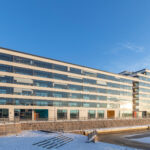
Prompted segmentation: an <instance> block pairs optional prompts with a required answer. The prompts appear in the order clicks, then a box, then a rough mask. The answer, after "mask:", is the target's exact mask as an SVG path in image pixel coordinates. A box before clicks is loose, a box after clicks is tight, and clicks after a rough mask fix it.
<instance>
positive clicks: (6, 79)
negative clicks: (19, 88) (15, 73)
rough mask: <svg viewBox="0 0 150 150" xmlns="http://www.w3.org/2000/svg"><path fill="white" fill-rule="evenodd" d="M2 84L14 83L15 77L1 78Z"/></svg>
mask: <svg viewBox="0 0 150 150" xmlns="http://www.w3.org/2000/svg"><path fill="white" fill-rule="evenodd" d="M0 82H2V83H13V77H8V76H1V77H0Z"/></svg>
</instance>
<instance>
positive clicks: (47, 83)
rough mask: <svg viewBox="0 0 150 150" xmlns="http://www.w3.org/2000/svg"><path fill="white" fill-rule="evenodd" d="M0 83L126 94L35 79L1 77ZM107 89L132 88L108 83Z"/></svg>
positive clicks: (118, 92)
mask: <svg viewBox="0 0 150 150" xmlns="http://www.w3.org/2000/svg"><path fill="white" fill-rule="evenodd" d="M0 82H2V83H14V84H22V85H30V86H38V87H49V88H58V89H70V90H77V91H88V92H97V93H108V92H109V93H114V94H126V93H125V92H124V91H123V92H122V91H117V90H107V89H105V88H96V87H89V86H80V85H73V84H63V83H55V82H50V81H42V80H34V79H25V78H15V77H10V76H1V77H0ZM107 87H114V88H119V90H120V88H122V89H128V88H129V87H130V86H127V85H119V84H115V83H109V82H108V83H107ZM128 90H129V89H128ZM130 90H131V89H130Z"/></svg>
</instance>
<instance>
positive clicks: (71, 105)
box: [68, 102, 82, 107]
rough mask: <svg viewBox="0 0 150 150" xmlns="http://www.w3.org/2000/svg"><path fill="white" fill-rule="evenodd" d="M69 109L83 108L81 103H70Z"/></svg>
mask: <svg viewBox="0 0 150 150" xmlns="http://www.w3.org/2000/svg"><path fill="white" fill-rule="evenodd" d="M68 106H69V107H81V106H82V103H81V102H68Z"/></svg>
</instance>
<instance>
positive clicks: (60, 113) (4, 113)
mask: <svg viewBox="0 0 150 150" xmlns="http://www.w3.org/2000/svg"><path fill="white" fill-rule="evenodd" d="M35 112H36V114H39V115H38V118H47V119H48V111H47V110H39V111H36V110H35ZM67 112H68V110H66V109H58V110H57V119H67V118H68V116H67V115H68V113H67ZM69 112H70V113H69V115H70V119H79V110H70V111H69ZM43 113H44V115H43ZM14 116H15V117H20V119H32V117H33V116H32V110H31V109H29V110H25V109H15V110H14ZM8 117H9V110H8V109H0V118H8ZM38 118H37V119H38ZM92 118H96V111H95V110H89V111H88V119H92ZM97 118H104V110H98V111H97ZM52 119H55V118H52Z"/></svg>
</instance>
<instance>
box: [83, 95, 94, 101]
mask: <svg viewBox="0 0 150 150" xmlns="http://www.w3.org/2000/svg"><path fill="white" fill-rule="evenodd" d="M83 99H86V100H96V99H97V98H96V95H86V94H84V95H83Z"/></svg>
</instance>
